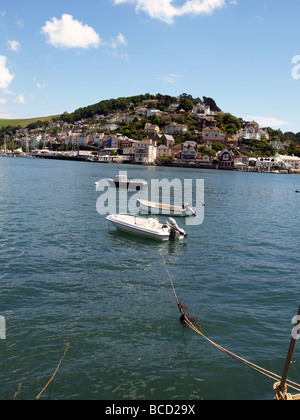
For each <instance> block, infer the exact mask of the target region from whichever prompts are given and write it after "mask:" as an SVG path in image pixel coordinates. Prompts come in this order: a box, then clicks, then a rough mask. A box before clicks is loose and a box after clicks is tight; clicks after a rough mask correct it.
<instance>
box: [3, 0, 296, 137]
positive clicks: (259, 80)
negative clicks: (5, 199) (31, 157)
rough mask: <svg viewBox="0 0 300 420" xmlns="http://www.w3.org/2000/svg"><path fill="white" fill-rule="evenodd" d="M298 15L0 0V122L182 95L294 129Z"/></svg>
mask: <svg viewBox="0 0 300 420" xmlns="http://www.w3.org/2000/svg"><path fill="white" fill-rule="evenodd" d="M41 4H42V6H41ZM299 16H300V2H299V0H286V1H285V2H283V1H282V0H86V2H79V1H74V0H72V1H71V0H59V1H58V0H52V1H51V2H42V3H41V2H40V1H37V0H26V1H20V0H18V1H17V0H3V1H2V2H1V4H0V34H1V36H0V118H27V117H28V118H30V117H39V116H48V115H54V114H59V113H62V112H64V111H67V112H72V111H74V110H75V109H77V108H79V107H84V106H87V105H91V104H94V103H96V102H99V101H101V100H104V99H110V98H117V97H121V96H132V95H138V94H144V93H151V94H154V95H155V94H157V93H161V94H166V95H172V96H179V95H180V94H182V93H188V94H191V95H192V96H193V97H200V98H201V97H203V96H209V97H212V98H214V99H215V101H216V103H217V104H218V106H219V107H220V108H221V109H222V110H223V111H224V112H230V113H232V114H234V115H236V116H238V117H242V118H244V119H245V120H253V119H254V120H256V121H257V122H259V123H260V125H261V126H271V127H273V128H281V130H282V131H283V132H285V131H294V132H299V131H300V29H299Z"/></svg>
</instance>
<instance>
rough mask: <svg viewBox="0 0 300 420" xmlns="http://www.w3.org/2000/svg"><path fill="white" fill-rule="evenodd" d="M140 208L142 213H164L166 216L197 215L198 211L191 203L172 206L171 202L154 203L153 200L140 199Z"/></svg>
mask: <svg viewBox="0 0 300 420" xmlns="http://www.w3.org/2000/svg"><path fill="white" fill-rule="evenodd" d="M137 202H138V203H139V209H140V212H141V213H150V214H163V215H165V216H181V217H186V216H196V212H195V211H194V210H193V209H192V208H191V207H190V205H189V204H183V205H182V206H171V205H169V204H161V203H154V202H153V201H146V200H141V199H138V200H137Z"/></svg>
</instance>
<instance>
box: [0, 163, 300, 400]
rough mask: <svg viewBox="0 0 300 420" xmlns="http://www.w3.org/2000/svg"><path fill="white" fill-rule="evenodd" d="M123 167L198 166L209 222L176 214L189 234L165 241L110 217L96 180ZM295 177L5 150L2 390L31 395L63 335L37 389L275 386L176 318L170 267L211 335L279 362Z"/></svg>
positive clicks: (177, 174) (293, 252) (238, 390)
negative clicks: (100, 206)
mask: <svg viewBox="0 0 300 420" xmlns="http://www.w3.org/2000/svg"><path fill="white" fill-rule="evenodd" d="M119 170H122V171H127V172H128V177H129V178H142V179H144V180H146V181H148V182H150V181H151V179H153V178H156V179H162V178H167V179H170V180H171V179H173V178H178V179H181V180H182V181H183V180H184V179H187V178H188V179H194V180H196V179H203V180H204V191H205V208H204V209H205V216H204V221H203V223H202V224H201V225H199V226H188V225H185V224H184V221H183V220H182V219H177V222H178V224H179V225H180V226H181V227H183V228H184V229H185V231H186V232H187V233H188V238H187V239H186V240H184V241H168V242H164V243H159V242H156V241H153V240H150V239H144V238H140V237H135V236H133V235H130V234H126V233H122V232H119V231H118V230H117V229H116V228H114V227H112V226H109V225H108V222H107V221H106V219H105V216H103V215H102V216H101V215H99V214H98V212H97V210H96V202H97V199H98V198H99V195H100V193H99V192H97V191H96V189H95V185H94V183H95V181H98V180H99V179H102V178H106V177H113V176H114V175H116V174H117V173H118V171H119ZM299 187H300V178H299V176H297V175H280V174H256V173H243V172H230V171H215V170H200V169H185V168H166V167H141V166H130V165H110V164H98V163H86V162H67V161H57V160H46V159H44V160H42V159H28V158H27V159H26V158H15V159H13V158H0V270H1V271H0V316H2V317H4V318H5V321H6V339H5V340H4V339H2V340H0V365H1V370H0V399H2V400H4V399H10V400H12V399H13V398H16V399H19V400H21V399H27V400H30V399H34V398H35V397H36V396H37V395H38V394H39V393H40V391H41V390H42V389H43V388H44V386H45V385H46V383H47V382H48V380H49V379H50V377H51V375H52V374H53V373H54V371H55V369H56V367H57V366H58V363H59V361H60V360H61V359H62V357H63V355H64V352H65V350H66V349H67V347H66V346H67V343H68V342H69V345H70V347H69V348H68V351H67V352H66V354H65V357H64V358H63V359H62V363H61V365H60V367H59V369H58V372H57V374H56V376H55V379H54V380H53V381H52V382H51V384H50V385H49V386H48V387H47V388H46V390H45V391H44V392H43V394H42V395H41V397H40V398H41V399H48V400H54V399H94V400H201V399H204V400H213V399H222V400H233V399H234V400H236V399H249V400H258V399H272V398H273V390H272V388H273V381H272V380H270V379H268V378H266V377H265V376H261V375H260V374H258V373H256V372H254V371H253V370H250V369H249V368H248V367H245V366H244V365H242V364H241V363H239V362H237V361H235V360H233V359H232V358H230V357H229V356H227V355H225V354H223V353H222V352H220V351H219V350H218V349H216V348H215V347H213V346H212V345H211V344H210V343H208V342H207V341H205V340H204V339H203V338H202V337H200V336H199V335H198V334H196V333H195V332H194V331H192V330H189V329H187V328H185V327H183V326H181V325H179V317H180V313H179V311H178V308H177V305H176V299H175V294H174V290H173V288H172V286H171V282H170V277H169V276H168V274H167V270H168V271H169V273H170V276H171V279H172V281H173V284H174V287H175V290H176V293H177V296H178V298H179V300H180V302H181V303H182V304H183V305H185V306H188V307H189V309H188V310H187V312H188V313H189V314H190V315H191V316H193V317H197V318H198V321H197V325H198V326H199V328H201V331H202V332H203V333H204V334H205V335H206V336H208V337H209V338H210V339H212V340H214V341H215V342H216V343H218V344H219V345H221V346H223V347H225V348H226V349H228V350H230V351H232V352H234V353H236V354H237V355H239V356H241V357H243V358H245V359H247V360H249V361H251V362H253V363H255V364H257V365H259V366H261V367H263V368H265V369H268V370H270V371H272V372H275V373H277V374H279V375H281V374H282V371H283V367H284V363H285V358H286V355H287V351H288V347H289V342H290V337H291V330H292V327H293V325H292V318H293V317H294V316H295V315H296V314H297V311H298V307H299V304H300V299H299V248H300V247H299V245H300V239H299V209H300V194H296V193H295V190H296V189H297V188H299ZM160 219H161V220H162V218H161V217H160ZM2 319H3V318H2ZM69 340H70V341H69ZM299 351H300V350H299V345H298V346H297V345H296V349H295V353H294V356H293V363H292V365H291V368H290V374H289V378H290V379H291V380H293V381H295V382H299V381H300V353H299Z"/></svg>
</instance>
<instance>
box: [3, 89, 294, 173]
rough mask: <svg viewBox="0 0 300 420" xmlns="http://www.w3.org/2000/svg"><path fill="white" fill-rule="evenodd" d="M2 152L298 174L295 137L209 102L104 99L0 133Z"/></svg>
mask: <svg viewBox="0 0 300 420" xmlns="http://www.w3.org/2000/svg"><path fill="white" fill-rule="evenodd" d="M0 144H2V146H1V150H2V154H7V155H9V154H14V155H24V154H25V155H28V154H30V155H31V156H37V157H41V156H43V157H48V158H51V157H53V158H66V159H67V158H70V159H80V160H84V159H87V160H90V161H97V162H117V163H121V162H126V163H134V164H146V165H151V164H155V165H174V166H176V165H177V166H193V167H206V168H219V169H238V170H248V171H259V172H260V171H276V172H277V171H279V172H285V173H300V133H297V134H294V133H291V132H288V133H282V132H281V130H273V129H272V128H270V127H267V128H265V127H263V128H262V127H259V124H258V123H257V122H255V121H244V120H243V119H241V118H238V117H235V116H233V115H232V114H230V113H225V112H223V111H222V110H221V109H220V108H219V107H218V106H217V104H216V103H215V101H214V100H213V99H212V98H207V97H203V98H193V97H192V96H191V95H187V94H182V95H180V96H179V97H178V98H176V97H171V96H166V95H159V94H158V95H156V96H153V95H149V94H146V95H139V96H135V97H129V98H119V99H111V100H107V101H101V102H99V103H98V104H95V105H92V106H88V107H85V108H80V109H78V110H76V111H75V112H74V113H71V114H69V113H64V114H62V115H61V116H60V117H56V118H53V119H50V120H49V121H39V120H38V121H36V122H34V123H32V124H29V125H28V126H27V127H26V128H21V127H20V126H6V127H4V128H2V129H1V130H0Z"/></svg>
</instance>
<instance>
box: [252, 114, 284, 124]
mask: <svg viewBox="0 0 300 420" xmlns="http://www.w3.org/2000/svg"><path fill="white" fill-rule="evenodd" d="M244 120H245V121H255V122H257V123H258V124H259V125H260V126H261V127H281V126H282V125H286V124H288V122H287V121H282V120H279V119H278V118H272V117H260V116H258V115H246V117H244Z"/></svg>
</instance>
